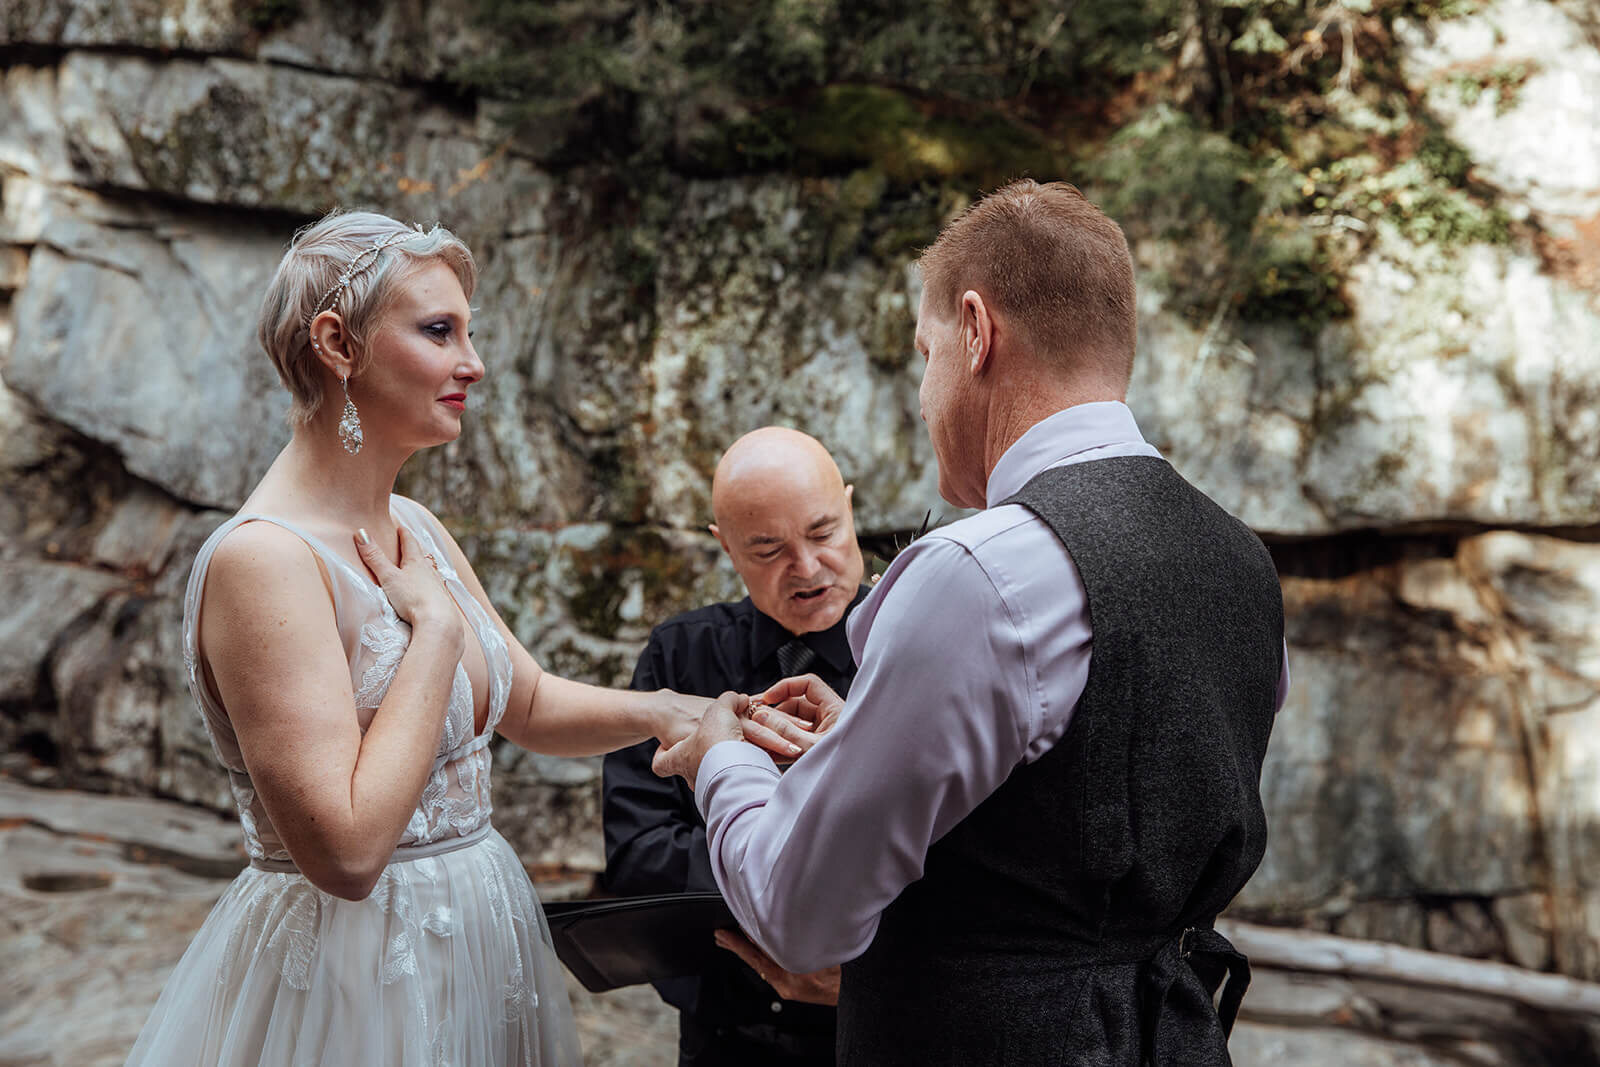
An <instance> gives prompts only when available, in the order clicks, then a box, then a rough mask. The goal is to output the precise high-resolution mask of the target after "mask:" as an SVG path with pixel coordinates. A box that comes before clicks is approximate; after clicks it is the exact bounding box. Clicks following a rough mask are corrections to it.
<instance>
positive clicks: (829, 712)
mask: <svg viewBox="0 0 1600 1067" xmlns="http://www.w3.org/2000/svg"><path fill="white" fill-rule="evenodd" d="M750 710H752V715H750V721H752V723H755V725H757V728H765V729H763V733H770V734H771V736H773V737H776V739H778V741H787V742H790V744H792V745H795V749H797V750H795V752H794V755H790V757H789V758H798V757H800V755H802V753H805V752H808V750H810V749H811V745H814V744H816V742H818V739H821V736H822V734H826V733H827V731H829V729H832V728H834V723H837V721H838V717H840V713H842V712H843V710H845V701H843V697H840V696H838V694H837V693H834V689H830V688H829V685H827V683H826V681H822V680H821V678H818V677H816V675H798V677H795V678H784V680H782V681H779V683H778V685H774V686H773V688H771V689H768V691H766V693H763V694H760V696H758V697H755V705H754V707H752V709H750ZM746 733H747V736H749V734H750V733H752V731H746ZM749 739H750V741H755V742H757V744H762V747H765V749H766V750H770V752H773V755H774V757H778V758H782V755H781V752H779V749H778V747H776V745H771V744H766V742H765V741H763V739H762V737H755V736H749Z"/></svg>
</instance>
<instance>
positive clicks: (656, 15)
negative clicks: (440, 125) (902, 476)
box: [457, 0, 1531, 330]
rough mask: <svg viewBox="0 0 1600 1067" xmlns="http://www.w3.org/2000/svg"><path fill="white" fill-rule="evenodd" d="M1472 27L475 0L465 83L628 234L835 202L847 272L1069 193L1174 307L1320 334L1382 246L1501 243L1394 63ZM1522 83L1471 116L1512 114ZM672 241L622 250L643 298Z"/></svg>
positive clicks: (792, 2) (945, 7) (1514, 82)
mask: <svg viewBox="0 0 1600 1067" xmlns="http://www.w3.org/2000/svg"><path fill="white" fill-rule="evenodd" d="M1473 6H1474V5H1473V4H1472V3H1470V2H1467V0H1078V2H1076V3H1071V4H1065V5H1063V4H1060V3H1058V2H1055V0H919V2H916V3H913V2H911V0H856V2H852V0H751V2H748V3H743V4H736V5H735V4H728V3H726V2H724V0H676V2H673V3H662V2H660V0H651V2H646V0H599V2H596V3H585V2H579V0H555V2H550V0H544V2H536V0H479V17H480V19H481V20H482V22H483V24H484V25H485V26H486V27H488V28H490V29H491V30H492V31H493V38H494V39H495V40H496V41H498V42H500V47H499V48H497V49H496V50H495V51H493V52H492V53H491V54H489V55H486V56H483V57H481V58H479V59H476V60H474V61H473V62H471V63H469V64H467V65H465V66H463V67H462V68H461V69H460V70H459V71H458V72H457V74H458V76H459V78H460V79H461V80H462V81H463V82H464V83H466V84H467V85H469V86H472V87H475V88H476V89H478V90H479V91H481V92H483V93H485V94H486V95H488V96H490V97H492V98H494V99H496V100H498V101H500V102H501V103H502V105H503V106H504V108H505V116H506V121H507V122H508V123H509V124H510V125H511V126H512V127H513V128H514V129H515V130H516V131H517V132H518V135H519V137H520V139H521V141H522V145H523V148H524V150H526V151H529V152H532V153H533V154H534V155H535V156H536V157H538V158H540V159H541V160H542V161H543V162H544V163H545V164H546V165H549V166H554V167H565V166H582V167H586V168H587V167H592V166H598V167H600V168H601V169H603V170H609V171H611V172H613V173H616V174H618V175H620V176H623V179H622V181H621V183H620V184H621V186H622V187H623V188H624V189H625V190H626V196H627V197H629V198H631V203H632V205H633V206H632V208H631V209H629V211H625V212H623V216H624V217H626V218H628V219H630V220H631V221H630V222H629V225H650V224H651V220H652V219H653V218H660V217H663V216H664V215H669V214H670V204H671V203H672V201H673V199H674V196H673V194H672V192H671V185H672V182H673V181H675V180H677V176H680V175H690V176H728V175H736V174H744V173H755V172H765V171H781V172H785V173H793V174H799V175H803V176H807V177H813V178H820V179H824V180H825V181H827V182H828V183H829V185H828V187H829V188H833V189H835V190H836V191H837V194H838V195H835V196H834V198H833V199H832V200H828V198H827V197H824V198H823V200H824V201H825V202H826V203H827V205H828V206H826V207H825V208H824V209H823V211H822V216H821V217H822V218H823V219H825V220H828V221H827V230H828V232H827V234H826V236H825V239H824V240H823V241H822V242H821V244H820V245H819V254H822V255H824V256H825V257H826V258H827V259H828V260H829V261H837V260H838V259H839V258H840V257H844V256H848V255H851V254H858V253H859V252H860V251H862V250H870V251H873V252H875V253H876V252H877V251H880V250H882V249H896V250H903V249H907V248H915V247H919V246H921V245H923V244H926V243H927V242H928V241H929V240H931V238H932V237H933V236H934V234H935V233H936V231H937V225H938V221H939V220H938V219H935V218H932V217H930V216H929V215H928V210H929V207H930V205H938V204H946V203H949V202H951V201H952V198H953V196H952V194H961V195H967V196H970V195H971V194H972V193H974V192H976V191H978V190H981V189H984V188H989V187H993V186H994V185H996V184H999V183H1001V182H1003V181H1004V180H1006V179H1008V178H1010V177H1014V176H1018V175H1023V174H1027V175H1031V176H1034V177H1039V178H1042V179H1048V178H1058V177H1066V178H1070V179H1072V180H1075V181H1077V182H1078V183H1079V184H1082V185H1085V186H1086V187H1088V188H1089V189H1090V191H1091V192H1092V193H1093V195H1095V196H1096V198H1097V199H1099V200H1100V202H1101V203H1102V204H1103V205H1104V206H1105V207H1106V208H1107V210H1108V211H1110V212H1111V213H1112V214H1113V215H1114V216H1115V217H1117V218H1118V219H1119V220H1120V221H1121V222H1122V223H1123V224H1124V226H1125V228H1127V229H1128V230H1129V233H1130V235H1131V236H1133V237H1135V238H1137V237H1139V236H1142V235H1149V236H1155V237H1160V238H1164V239H1166V241H1167V242H1169V243H1176V245H1177V247H1178V252H1177V256H1178V258H1177V260H1176V261H1175V262H1171V263H1169V264H1167V265H1166V267H1165V268H1164V277H1163V278H1162V284H1163V285H1164V286H1165V288H1166V289H1167V291H1168V293H1169V295H1170V297H1171V298H1172V300H1173V301H1174V302H1175V303H1176V305H1177V306H1179V307H1183V308H1187V309H1191V310H1192V311H1193V312H1194V314H1195V315H1196V316H1197V317H1199V318H1204V319H1207V320H1211V319H1214V318H1216V316H1217V315H1218V314H1234V315H1238V316H1241V317H1245V318H1270V319H1276V320H1282V319H1289V320H1292V321H1296V322H1299V323H1300V324H1301V325H1303V326H1304V327H1305V328H1306V329H1308V330H1314V329H1316V328H1318V327H1319V326H1320V325H1322V324H1323V323H1326V322H1327V321H1329V320H1330V319H1333V318H1337V317H1339V316H1340V315H1342V314H1345V313H1346V308H1345V304H1344V302H1343V300H1342V298H1341V296H1340V287H1341V284H1342V277H1343V274H1344V271H1345V269H1346V268H1347V267H1348V265H1349V263H1350V262H1351V260H1352V259H1353V258H1354V257H1355V256H1356V255H1358V254H1359V253H1360V251H1361V249H1362V248H1363V247H1365V244H1366V243H1367V242H1369V241H1370V240H1371V239H1372V236H1373V235H1374V234H1375V233H1377V232H1378V230H1379V228H1380V227H1382V226H1385V225H1392V226H1396V227H1398V228H1399V229H1400V231H1401V232H1403V233H1404V234H1406V235H1407V236H1408V237H1411V238H1412V239H1414V240H1424V241H1431V242H1440V243H1462V242H1471V241H1504V240H1506V239H1507V238H1508V235H1509V221H1508V220H1507V218H1506V216H1505V214H1504V212H1503V211H1501V210H1500V209H1499V208H1497V207H1496V206H1495V205H1494V204H1493V203H1492V201H1491V200H1490V199H1488V198H1487V197H1486V195H1485V193H1484V191H1483V190H1481V189H1479V188H1477V187H1475V186H1474V184H1473V182H1472V181H1471V177H1470V160H1469V158H1468V157H1467V155H1466V153H1465V152H1464V151H1462V149H1461V148H1460V146H1459V145H1456V144H1454V143H1453V142H1451V141H1450V140H1449V139H1448V138H1447V137H1445V136H1444V135H1443V133H1442V132H1441V131H1439V130H1438V129H1436V128H1435V126H1434V125H1433V124H1432V123H1431V122H1430V121H1429V120H1428V119H1427V117H1426V116H1425V115H1418V114H1416V113H1415V107H1416V104H1415V97H1414V94H1413V93H1412V92H1411V91H1410V89H1409V88H1408V87H1407V86H1406V85H1405V84H1404V82H1403V79H1402V78H1401V76H1400V73H1399V71H1398V70H1397V69H1396V67H1395V63H1394V60H1393V57H1392V39H1393V38H1392V32H1391V30H1392V27H1393V25H1394V22H1395V21H1396V20H1397V19H1399V18H1407V19H1412V20H1426V19H1436V18H1448V17H1453V16H1456V15H1460V14H1465V13H1468V12H1469V11H1471V10H1472V9H1473ZM1529 73H1531V71H1530V70H1529V69H1526V67H1525V66H1524V65H1519V66H1518V67H1516V68H1515V69H1513V68H1507V69H1505V70H1503V71H1502V70H1495V71H1489V72H1487V73H1485V74H1483V75H1480V76H1477V78H1476V80H1475V81H1474V82H1473V83H1472V85H1471V86H1470V87H1468V86H1465V85H1463V87H1462V90H1461V91H1463V92H1467V91H1476V92H1482V91H1485V90H1487V89H1490V88H1492V89H1494V90H1495V91H1497V92H1498V93H1499V94H1500V96H1499V99H1500V100H1501V101H1502V102H1503V101H1505V100H1507V99H1514V94H1515V91H1516V89H1517V87H1519V86H1520V85H1521V84H1522V82H1523V81H1525V80H1526V78H1527V77H1528V75H1529ZM830 195H833V194H830ZM954 198H955V199H959V196H955V197H954ZM652 203H654V204H657V205H658V206H660V205H668V207H667V208H666V209H665V210H663V211H657V210H652V209H651V208H650V207H649V205H650V204H652ZM890 211H898V212H899V214H898V215H895V216H894V217H893V218H892V219H891V221H890V222H889V223H888V224H886V225H869V223H868V221H867V220H869V219H870V218H872V216H873V215H874V214H877V213H884V212H890ZM657 236H658V234H652V233H646V234H642V235H641V234H638V233H635V234H633V235H631V236H629V235H627V234H625V233H624V232H623V231H621V230H619V241H620V242H621V243H622V245H625V246H626V247H625V248H624V249H623V251H625V252H626V253H627V255H626V256H625V258H626V259H627V260H628V261H629V262H632V263H634V264H635V265H636V266H637V267H638V272H639V276H640V280H641V282H643V281H644V280H645V279H646V278H647V276H648V274H649V272H650V271H651V269H653V264H654V262H655V255H656V253H655V251H654V249H655V243H654V242H655V240H656V237H657Z"/></svg>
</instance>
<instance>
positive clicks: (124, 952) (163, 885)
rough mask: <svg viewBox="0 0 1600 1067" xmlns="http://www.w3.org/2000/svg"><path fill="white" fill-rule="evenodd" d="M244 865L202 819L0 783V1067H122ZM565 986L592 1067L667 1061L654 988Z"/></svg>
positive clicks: (216, 821)
mask: <svg viewBox="0 0 1600 1067" xmlns="http://www.w3.org/2000/svg"><path fill="white" fill-rule="evenodd" d="M243 864H244V859H243V852H242V850H241V848H240V844H239V833H238V828H237V825H236V824H235V823H234V822H233V821H232V820H228V819H224V818H220V817H218V816H215V815H212V814H211V813H209V812H206V811H204V810H202V809H198V808H193V807H188V806H184V805H179V804H172V803H168V802H165V801H158V800H146V799H139V798H130V797H105V796H97V795H94V794H89V793H78V792H73V791H68V790H55V789H39V788H34V787H30V786H27V785H24V784H22V783H20V782H18V781H16V780H14V779H8V778H3V777H0V1067H113V1065H118V1064H121V1063H122V1061H123V1059H124V1057H126V1055H127V1052H128V1048H129V1047H130V1046H131V1045H132V1044H133V1040H134V1038H135V1036H137V1034H138V1032H139V1027H140V1026H141V1025H142V1024H143V1022H144V1019H145V1016H146V1015H148V1014H149V1012H150V1008H151V1006H152V1005H153V1004H154V1003H155V1000H156V997H157V996H158V995H159V994H160V992H161V986H162V983H163V982H164V981H165V980H166V977H167V975H168V973H169V972H170V971H171V970H172V967H173V965H174V964H176V963H177V961H178V958H179V957H180V956H181V955H182V954H183V950H184V947H185V946H186V945H187V944H188V942H189V938H190V936H191V935H192V934H193V933H194V931H195V930H196V929H198V928H199V926H200V923H201V922H202V921H203V920H204V919H205V917H206V913H207V912H209V911H210V909H211V905H212V904H213V902H215V900H216V899H217V897H218V896H219V895H221V893H222V890H223V888H224V887H225V886H226V885H227V883H228V879H229V878H230V877H231V876H232V874H233V872H234V871H236V870H238V869H239V868H240V867H242V866H243ZM572 889H573V886H572V884H571V883H570V882H566V883H562V882H556V883H550V884H548V885H541V886H540V890H541V895H544V896H546V897H547V898H548V897H550V896H560V895H562V894H570V893H571V892H572ZM568 988H569V992H570V994H571V996H572V1004H573V1010H574V1013H575V1014H576V1016H577V1019H578V1027H579V1031H580V1033H581V1035H582V1039H583V1048H584V1055H585V1062H587V1063H588V1064H590V1065H591V1067H598V1065H610V1067H645V1065H652V1064H662V1063H671V1062H673V1060H674V1052H673V1050H674V1049H675V1048H676V1040H675V1039H676V1033H677V1023H676V1020H675V1017H674V1016H673V1013H672V1011H671V1009H670V1008H667V1007H666V1006H665V1005H664V1004H662V1003H661V1001H660V1000H659V999H657V997H656V995H655V993H654V991H652V990H651V989H649V988H648V987H642V986H641V987H633V988H629V989H620V990H616V991H614V992H611V993H605V994H600V995H596V994H592V993H589V992H587V991H585V990H584V989H583V987H582V986H580V985H578V983H577V982H576V981H573V980H571V978H570V976H569V980H568Z"/></svg>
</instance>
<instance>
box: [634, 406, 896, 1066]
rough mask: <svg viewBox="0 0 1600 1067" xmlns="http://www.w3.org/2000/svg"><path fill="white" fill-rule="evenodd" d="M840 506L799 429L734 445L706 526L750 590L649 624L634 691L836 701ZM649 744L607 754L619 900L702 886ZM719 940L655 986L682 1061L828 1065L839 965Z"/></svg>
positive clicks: (834, 480) (847, 660)
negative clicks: (689, 969)
mask: <svg viewBox="0 0 1600 1067" xmlns="http://www.w3.org/2000/svg"><path fill="white" fill-rule="evenodd" d="M850 497H851V487H850V486H848V485H846V484H844V480H843V478H842V477H841V476H840V474H839V469H838V467H837V465H836V464H835V463H834V461H833V458H832V457H831V456H830V455H829V454H828V451H827V449H825V448H823V446H822V445H821V444H820V443H819V442H818V441H816V440H815V439H814V438H812V437H809V436H807V435H806V434H803V433H800V432H798V431H796V430H791V429H786V428H783V427H767V428H764V429H760V430H755V431H753V432H751V433H749V434H746V435H745V436H743V437H741V438H740V439H739V440H738V441H736V442H735V443H734V444H733V445H732V446H731V447H730V448H729V449H728V450H727V452H726V454H724V455H723V457H722V459H721V461H720V462H719V463H718V465H717V470H716V474H715V477H714V479H713V482H712V512H713V515H714V516H715V519H716V522H715V524H714V525H712V526H711V532H712V533H713V534H714V535H716V538H717V540H718V541H719V542H720V543H721V545H722V548H723V550H724V551H726V552H727V554H728V558H729V559H730V560H731V561H732V562H733V566H734V569H735V570H736V571H738V573H739V576H740V578H742V579H743V581H744V584H745V588H746V589H747V590H748V592H749V596H747V597H745V598H744V599H743V600H740V601H738V602H736V603H725V604H710V605H707V606H705V607H702V608H699V609H697V610H694V611H689V612H686V613H684V614H682V615H677V616H675V617H673V618H671V619H668V620H667V621H665V622H663V623H661V624H660V625H659V626H657V627H656V628H655V629H654V630H653V631H652V632H651V634H650V641H649V644H648V645H646V647H645V650H644V653H643V654H642V655H641V656H640V657H639V662H638V666H637V667H636V668H635V670H634V674H633V683H632V685H633V688H634V689H639V690H655V689H663V688H665V689H674V690H677V691H678V692H680V693H693V694H697V695H701V696H708V697H715V696H717V695H719V694H720V693H723V692H724V691H728V690H733V691H737V692H741V693H751V692H760V691H761V690H764V689H766V688H767V687H769V686H771V685H772V684H774V683H775V682H777V681H778V680H779V679H782V678H786V677H792V676H795V675H800V674H807V673H811V674H815V675H817V676H818V677H820V678H822V679H823V680H824V681H826V682H827V684H828V685H829V686H831V687H833V688H834V689H836V690H837V691H839V692H840V693H845V692H848V691H849V688H850V683H851V681H852V680H853V679H854V677H855V672H856V668H855V662H854V660H853V659H852V658H851V656H850V646H849V643H848V641H847V640H846V638H845V632H844V625H845V618H846V616H847V614H848V612H849V610H850V608H852V607H853V606H854V605H855V604H856V603H858V602H859V601H860V600H861V598H862V597H863V596H864V595H865V593H866V590H865V589H864V588H863V587H862V586H861V584H860V583H861V573H862V562H861V553H860V550H859V549H858V548H857V545H856V537H855V525H854V522H853V521H852V518H851V511H850ZM655 750H656V745H655V744H654V743H651V744H642V745H635V746H633V747H631V748H625V749H622V750H621V751H618V752H613V753H611V754H610V755H608V756H607V757H606V759H605V770H604V789H603V802H602V804H603V807H602V818H603V821H604V828H605V841H606V872H605V883H606V886H607V888H608V889H609V890H610V891H611V892H613V893H617V894H619V895H628V896H632V895H641V894H652V893H679V892H688V891H701V890H711V891H715V890H716V888H717V886H716V882H715V880H714V879H713V878H712V874H711V859H710V855H709V854H708V852H707V850H706V830H705V822H704V820H702V819H701V818H700V813H699V812H698V811H696V810H695V806H694V794H693V793H692V792H691V791H690V790H689V788H688V787H687V786H686V785H684V783H683V781H682V780H681V779H677V778H671V779H664V778H658V777H657V776H656V775H655V774H654V773H653V772H652V771H651V769H650V761H651V759H652V757H653V756H654V755H655ZM718 939H719V943H721V944H723V947H724V948H727V949H728V952H727V954H726V958H725V961H724V962H723V965H722V966H719V967H717V968H716V969H715V970H713V971H711V972H709V973H707V974H704V975H699V976H695V977H688V978H679V979H671V980H667V981H662V982H659V983H657V984H656V989H657V991H658V992H659V993H660V994H661V996H662V998H663V999H665V1000H666V1001H667V1002H668V1003H669V1004H672V1005H673V1006H674V1007H676V1008H678V1009H679V1012H680V1022H679V1060H678V1062H679V1064H680V1065H683V1067H691V1065H692V1067H708V1065H716V1067H721V1065H730V1067H731V1065H739V1067H746V1065H749V1064H763V1065H767V1064H771V1065H777V1067H785V1065H794V1067H801V1065H805V1067H815V1065H824V1064H826V1065H831V1064H832V1063H833V1062H834V1053H833V1050H834V1025H835V1017H836V1011H835V1008H834V1007H833V1005H834V1004H835V1003H836V1002H837V999H838V989H839V968H837V967H829V968H825V969H824V970H822V971H819V972H815V973H809V974H791V973H789V972H786V971H784V970H783V968H781V967H779V966H778V965H777V964H775V963H773V962H772V960H771V959H770V958H769V957H768V956H767V955H766V954H765V953H763V952H762V951H761V950H760V949H758V948H756V946H755V945H754V944H753V943H752V942H750V941H749V940H748V939H747V938H744V937H742V936H740V935H739V934H737V933H733V932H724V933H722V934H719V935H718Z"/></svg>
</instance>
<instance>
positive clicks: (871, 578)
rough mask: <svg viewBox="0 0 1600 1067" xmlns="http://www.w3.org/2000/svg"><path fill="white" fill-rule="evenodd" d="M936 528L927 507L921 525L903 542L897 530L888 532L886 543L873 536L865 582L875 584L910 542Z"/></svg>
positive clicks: (930, 511) (930, 509) (931, 511)
mask: <svg viewBox="0 0 1600 1067" xmlns="http://www.w3.org/2000/svg"><path fill="white" fill-rule="evenodd" d="M939 517H940V518H941V519H942V518H944V516H943V515H940V516H939ZM937 528H938V527H937V526H936V525H935V524H934V522H933V509H932V508H929V509H928V510H927V511H926V512H925V513H924V514H923V516H922V525H921V526H918V527H917V532H916V533H914V534H912V535H911V536H910V537H908V538H906V542H905V544H901V543H900V534H899V533H898V532H894V533H890V534H889V536H888V544H887V545H885V544H884V539H883V538H881V537H880V538H875V539H874V540H875V541H876V544H874V545H873V547H872V548H871V550H870V558H869V559H868V561H867V584H868V585H877V584H878V579H879V578H882V577H883V575H884V572H886V571H887V570H888V569H889V564H891V563H893V562H894V560H895V557H896V556H898V555H900V553H902V552H904V551H905V550H906V549H908V548H910V547H911V544H912V542H913V541H915V540H916V539H917V538H919V537H921V536H922V535H923V534H925V533H927V532H928V531H929V530H931V529H937ZM885 548H887V549H888V551H887V552H885V551H884V549H885Z"/></svg>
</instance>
